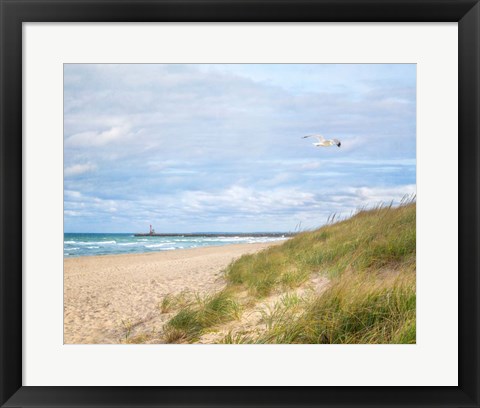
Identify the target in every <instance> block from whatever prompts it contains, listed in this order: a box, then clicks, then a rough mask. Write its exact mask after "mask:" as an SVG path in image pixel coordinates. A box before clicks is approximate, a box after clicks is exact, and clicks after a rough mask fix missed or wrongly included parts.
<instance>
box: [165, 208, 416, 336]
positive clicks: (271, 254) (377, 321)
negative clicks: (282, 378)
mask: <svg viewBox="0 0 480 408" xmlns="http://www.w3.org/2000/svg"><path fill="white" fill-rule="evenodd" d="M415 270H416V203H415V202H409V203H404V204H402V205H401V206H399V207H391V206H390V207H378V208H375V209H372V210H364V211H360V212H358V213H357V214H356V215H355V216H353V217H351V218H349V219H347V220H344V221H340V222H337V223H334V224H330V225H327V226H324V227H322V228H320V229H318V230H315V231H308V232H302V233H300V234H298V235H296V236H295V237H294V238H291V239H289V240H288V241H286V242H285V243H284V244H282V245H278V246H273V247H270V248H268V249H266V250H264V251H262V252H260V253H257V254H253V255H244V256H242V257H241V258H240V259H238V260H237V261H235V262H233V263H232V264H231V265H230V266H229V267H228V268H227V270H226V271H225V277H226V281H227V286H226V288H225V289H224V290H223V291H222V292H220V293H218V294H216V295H213V297H211V298H209V299H207V300H206V301H203V302H197V304H196V305H194V306H189V307H187V308H186V309H183V310H181V311H180V312H179V313H178V314H177V315H175V316H174V317H173V318H172V319H171V320H170V321H169V323H167V325H166V333H167V334H168V333H170V338H168V339H167V340H168V341H176V339H182V340H183V341H195V340H196V339H197V338H198V337H199V336H200V335H201V334H202V333H205V332H207V331H208V330H211V329H212V328H214V327H215V326H217V325H218V324H219V323H224V322H227V321H230V320H233V319H235V318H237V317H238V316H239V315H240V312H239V311H240V309H241V307H242V306H241V305H240V303H239V300H238V299H239V294H240V293H242V294H244V293H245V292H247V293H248V298H247V301H245V299H244V298H243V302H244V304H243V307H246V308H248V306H251V305H253V304H255V302H261V301H262V299H264V298H266V297H268V296H270V295H272V294H278V293H282V292H285V293H288V291H290V290H292V289H295V288H297V287H299V286H302V285H304V284H307V283H308V281H309V279H311V277H312V276H318V275H324V276H326V277H328V278H329V279H330V284H329V286H328V288H327V289H326V290H325V291H323V292H322V293H320V294H318V296H314V297H310V298H309V299H308V300H304V301H302V302H284V303H285V304H283V305H279V308H280V309H279V310H277V312H276V314H272V315H270V317H269V318H268V319H266V320H267V321H268V324H266V325H265V328H264V330H261V331H260V332H258V333H253V334H252V333H245V334H242V332H241V330H240V332H238V331H237V332H236V333H235V335H233V334H229V335H227V336H226V337H225V338H224V339H223V342H225V343H356V344H365V343H377V344H378V343H382V344H383V343H415V341H416V324H415V314H416V286H415Z"/></svg>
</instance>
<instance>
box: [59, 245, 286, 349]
mask: <svg viewBox="0 0 480 408" xmlns="http://www.w3.org/2000/svg"><path fill="white" fill-rule="evenodd" d="M283 242H285V241H284V240H282V241H273V242H265V243H241V244H227V245H220V246H208V247H201V248H186V249H178V250H171V251H156V252H147V253H133V254H115V255H91V256H80V257H68V258H64V344H118V343H120V342H121V340H122V337H123V336H125V332H126V331H128V333H129V334H132V333H135V332H142V331H143V332H146V331H149V332H151V331H159V330H161V327H162V326H163V323H164V322H165V321H166V319H167V318H168V315H167V314H161V313H160V312H159V310H158V305H159V302H161V301H162V299H163V298H164V297H165V296H166V295H169V294H170V295H175V294H179V293H187V292H188V293H192V294H193V293H199V294H200V295H204V294H209V293H213V292H215V291H217V290H219V289H220V288H221V287H223V286H224V284H225V282H224V280H223V276H222V271H223V270H224V269H225V268H226V267H227V266H228V265H229V264H230V263H231V262H232V261H234V260H235V259H237V258H239V257H240V256H242V255H245V254H252V253H256V252H259V251H261V250H263V249H266V248H268V247H270V246H272V245H280V244H282V243H283Z"/></svg>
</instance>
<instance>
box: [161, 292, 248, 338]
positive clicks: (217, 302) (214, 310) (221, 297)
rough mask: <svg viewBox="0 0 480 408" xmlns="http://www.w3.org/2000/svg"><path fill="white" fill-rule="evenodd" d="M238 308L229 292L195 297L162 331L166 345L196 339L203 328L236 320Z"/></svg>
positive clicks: (238, 312)
mask: <svg viewBox="0 0 480 408" xmlns="http://www.w3.org/2000/svg"><path fill="white" fill-rule="evenodd" d="M239 314H240V306H239V304H238V303H237V302H236V301H235V299H234V297H233V296H232V293H231V292H230V291H229V290H223V291H221V292H218V293H216V294H214V295H210V296H205V297H200V296H197V298H196V300H195V302H193V303H191V304H190V305H188V306H187V307H185V308H183V309H182V310H180V311H179V312H178V313H177V314H176V315H175V316H174V317H173V318H172V319H170V320H169V321H168V323H167V324H166V327H165V329H164V336H165V340H166V341H167V342H168V343H178V342H188V341H193V340H196V339H198V337H199V335H200V334H201V333H202V331H203V330H204V329H205V328H208V327H212V326H215V325H217V324H220V323H223V322H226V321H230V320H233V319H235V318H238V316H239Z"/></svg>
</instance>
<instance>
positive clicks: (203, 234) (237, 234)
mask: <svg viewBox="0 0 480 408" xmlns="http://www.w3.org/2000/svg"><path fill="white" fill-rule="evenodd" d="M133 235H134V236H135V237H279V238H288V237H293V236H294V235H296V233H295V232H189V233H176V232H175V233H158V232H155V230H154V229H153V228H152V226H151V225H150V231H149V232H143V233H137V234H133Z"/></svg>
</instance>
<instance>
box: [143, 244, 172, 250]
mask: <svg viewBox="0 0 480 408" xmlns="http://www.w3.org/2000/svg"><path fill="white" fill-rule="evenodd" d="M165 245H172V243H171V242H163V243H161V244H150V245H144V246H145V248H162V247H164V246H165ZM173 249H175V248H173Z"/></svg>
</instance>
